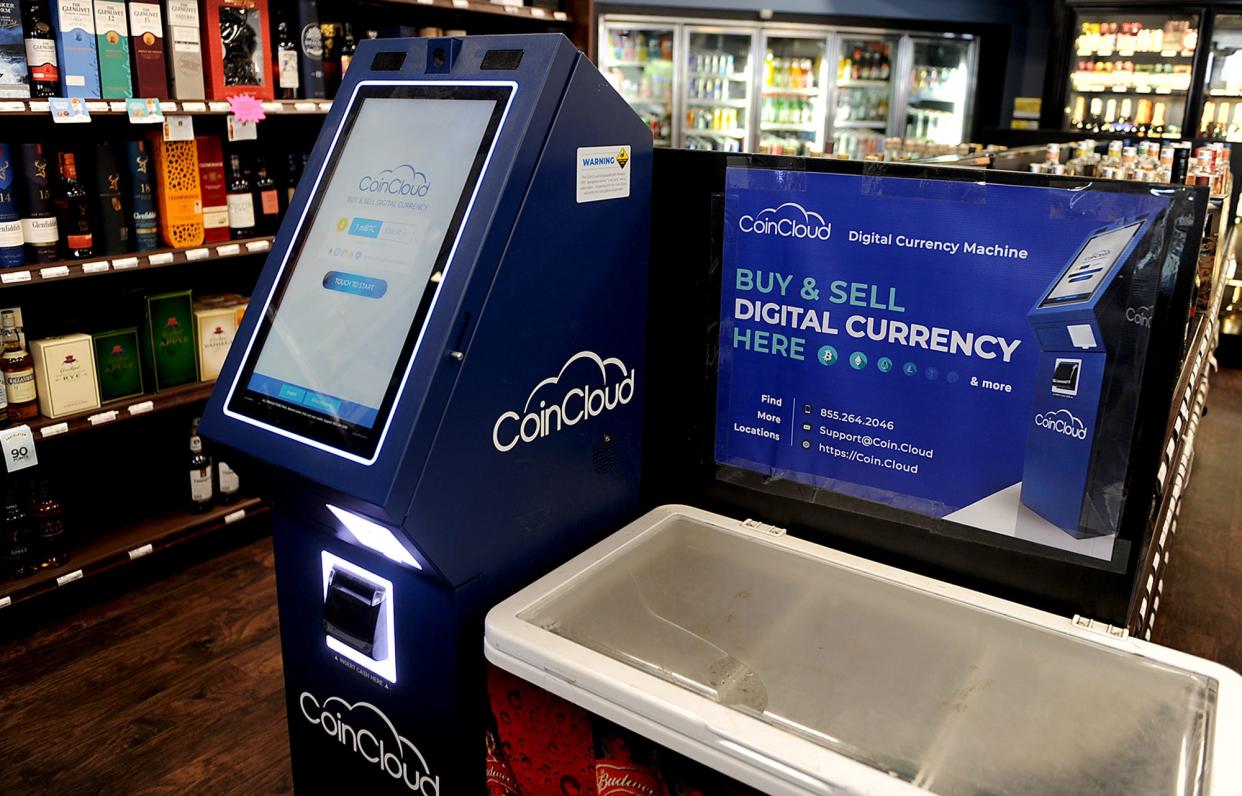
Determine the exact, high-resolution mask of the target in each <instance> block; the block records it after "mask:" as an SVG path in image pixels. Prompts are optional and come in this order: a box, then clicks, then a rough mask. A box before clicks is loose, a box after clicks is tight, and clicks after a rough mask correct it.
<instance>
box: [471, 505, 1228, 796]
mask: <svg viewBox="0 0 1242 796" xmlns="http://www.w3.org/2000/svg"><path fill="white" fill-rule="evenodd" d="M485 644H486V652H487V657H488V659H489V660H491V661H492V663H494V664H496V665H497V666H499V667H500V668H502V669H506V670H508V671H510V672H512V673H514V674H516V675H518V676H520V677H522V678H524V679H526V680H528V681H530V682H531V683H533V684H535V685H538V686H540V687H542V688H544V689H546V690H548V691H551V692H552V693H554V694H557V695H559V696H561V697H564V698H565V699H568V700H569V701H571V702H574V703H576V704H578V705H580V706H582V707H583V708H586V709H587V710H590V711H591V712H593V713H596V714H598V715H600V716H602V717H604V718H606V719H609V720H611V721H614V722H616V723H618V724H621V725H622V726H625V727H628V728H630V729H631V730H634V731H635V732H638V733H639V734H641V735H644V736H646V737H648V738H650V739H652V740H653V741H656V742H657V743H660V744H662V745H664V746H666V747H669V748H670V749H673V750H674V751H677V752H680V753H681V754H684V755H686V756H688V757H691V758H693V759H696V760H699V761H701V762H703V763H704V764H706V765H708V766H711V767H712V768H715V769H717V770H719V771H721V772H723V773H725V774H728V775H729V776H731V777H734V778H735V779H737V780H740V781H742V782H745V783H747V784H749V785H752V786H754V787H756V788H759V789H760V790H762V791H764V792H765V793H771V794H845V793H878V794H908V793H921V792H925V791H930V792H933V793H938V794H942V795H943V796H958V795H959V794H961V795H962V796H966V795H967V794H969V795H970V796H975V795H976V794H988V795H989V796H1002V795H1004V794H1057V795H1058V796H1060V795H1067V796H1068V795H1073V796H1076V795H1077V794H1101V795H1103V794H1125V796H1145V795H1146V794H1153V795H1155V794H1159V795H1160V796H1190V795H1191V794H1229V795H1230V796H1234V795H1235V794H1242V732H1240V731H1239V722H1240V721H1242V713H1240V712H1239V710H1240V709H1239V701H1240V700H1242V695H1240V691H1242V678H1239V676H1238V675H1237V674H1235V673H1234V672H1232V671H1230V670H1229V669H1226V668H1225V667H1223V666H1220V665H1218V664H1215V663H1212V662H1210V661H1206V660H1203V659H1200V658H1196V657H1193V656H1190V655H1185V654H1182V653H1179V652H1175V651H1173V650H1170V649H1166V648H1164V647H1160V646H1157V645H1154V644H1150V643H1147V642H1144V641H1139V640H1137V639H1133V638H1128V637H1117V636H1113V635H1110V633H1109V632H1107V631H1100V630H1096V629H1089V628H1085V627H1081V626H1079V625H1077V624H1075V622H1074V621H1073V620H1072V619H1070V618H1068V617H1060V616H1055V615H1052V614H1048V613H1044V612H1042V611H1036V610H1033V609H1030V608H1027V607H1025V606H1022V605H1019V604H1016V603H1012V602H1007V601H1005V600H999V599H996V598H993V597H989V596H986V595H984V594H980V593H978V592H974V591H970V590H967V589H962V588H958V587H956V586H951V585H948V584H946V583H942V582H940V581H936V580H932V579H930V578H925V577H921V576H918V575H913V574H910V573H908V572H905V571H902V570H900V569H894V568H892V567H887V566H882V565H879V564H875V563H873V562H871V561H868V560H866V559H861V558H857V557H854V556H849V555H845V554H842V553H839V552H837V551H834V550H830V549H828V548H825V547H821V546H819V545H815V544H812V543H810V542H806V541H802V540H799V539H794V538H791V537H789V536H786V535H785V534H784V532H783V531H781V530H780V529H777V528H772V527H770V526H764V525H760V524H758V523H749V524H744V523H742V522H740V521H737V520H732V519H729V518H727V517H723V516H720V515H718V514H712V513H710V512H706V511H700V510H698V509H694V508H689V507H685V506H664V507H661V508H658V509H655V510H654V511H651V512H650V513H648V514H646V515H645V516H643V517H641V518H640V519H638V520H636V521H635V522H633V523H631V524H630V525H628V526H626V527H625V528H624V529H622V530H621V531H619V532H618V533H616V534H614V535H613V536H611V537H609V538H608V539H606V540H604V541H603V542H601V543H600V544H597V545H595V546H594V547H592V548H591V549H590V550H588V551H586V552H585V553H583V554H582V555H580V556H578V557H577V558H575V559H573V560H572V561H570V562H569V563H567V564H565V565H564V566H562V567H560V568H558V569H556V570H555V571H553V572H551V573H550V574H548V575H547V576H546V577H544V578H541V579H540V580H538V581H536V582H535V583H534V584H532V585H531V586H529V587H528V588H526V589H523V590H522V591H521V592H519V593H518V594H516V595H514V596H513V597H511V598H509V599H507V600H505V601H504V602H503V603H501V604H500V605H498V606H496V607H495V608H494V609H492V611H491V613H490V614H488V617H487V630H486V642H485Z"/></svg>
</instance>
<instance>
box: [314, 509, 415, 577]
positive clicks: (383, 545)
mask: <svg viewBox="0 0 1242 796" xmlns="http://www.w3.org/2000/svg"><path fill="white" fill-rule="evenodd" d="M326 505H327V507H328V511H330V512H332V515H333V516H334V517H336V518H337V519H338V520H340V522H341V525H342V526H344V528H345V530H347V531H349V534H350V536H352V537H354V539H355V540H357V542H358V544H360V545H362V546H363V547H368V548H370V549H372V550H374V551H375V552H377V553H379V554H380V555H382V556H384V557H385V558H388V559H390V560H392V561H396V562H397V563H398V564H405V565H406V566H409V567H414V569H417V570H422V568H423V566H422V564H420V563H418V561H417V560H416V559H415V558H414V556H412V555H410V551H409V550H406V549H405V545H403V544H401V542H400V541H398V540H397V537H396V536H394V535H393V532H392V531H390V530H388V529H387V528H385V527H384V526H383V525H380V524H379V523H377V522H372V521H371V520H368V519H365V518H363V517H359V516H358V515H357V514H351V513H350V512H348V511H346V510H345V509H338V508H337V507H336V506H333V505H332V504H330V503H329V504H326Z"/></svg>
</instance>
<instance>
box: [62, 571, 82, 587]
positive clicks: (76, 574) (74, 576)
mask: <svg viewBox="0 0 1242 796" xmlns="http://www.w3.org/2000/svg"><path fill="white" fill-rule="evenodd" d="M81 579H82V570H80V569H75V570H74V571H72V572H70V573H68V574H66V575H61V576H60V577H59V578H57V579H56V585H57V586H64V585H66V584H69V583H73V582H74V581H75V580H81Z"/></svg>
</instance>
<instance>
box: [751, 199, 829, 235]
mask: <svg viewBox="0 0 1242 796" xmlns="http://www.w3.org/2000/svg"><path fill="white" fill-rule="evenodd" d="M737 228H738V229H740V230H741V231H742V232H745V233H746V234H748V235H774V236H776V237H778V238H802V239H804V240H828V238H830V237H832V224H830V223H828V222H827V221H824V217H823V216H821V215H820V214H819V213H816V212H815V211H814V210H807V209H806V208H805V207H803V206H802V205H800V204H798V203H797V202H785V203H784V204H781V205H777V206H776V207H767V208H764V209H763V210H760V211H759V212H758V213H756V214H754V215H751V214H749V213H747V214H746V215H744V216H742V217H741V218H739V219H738V220H737Z"/></svg>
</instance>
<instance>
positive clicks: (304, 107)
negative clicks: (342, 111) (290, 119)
mask: <svg viewBox="0 0 1242 796" xmlns="http://www.w3.org/2000/svg"><path fill="white" fill-rule="evenodd" d="M293 109H294V110H295V111H301V112H303V113H306V112H307V111H317V110H319V106H318V105H316V104H315V103H313V102H295V103H293Z"/></svg>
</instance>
